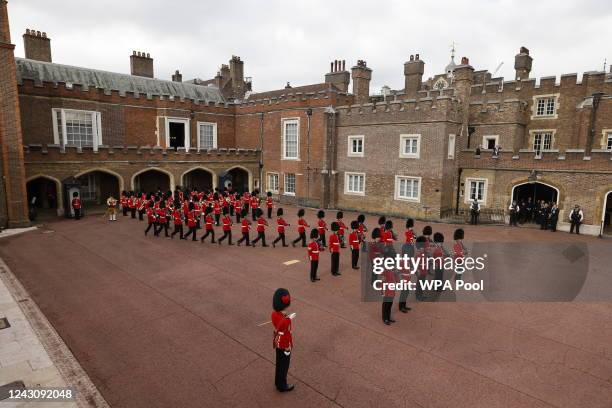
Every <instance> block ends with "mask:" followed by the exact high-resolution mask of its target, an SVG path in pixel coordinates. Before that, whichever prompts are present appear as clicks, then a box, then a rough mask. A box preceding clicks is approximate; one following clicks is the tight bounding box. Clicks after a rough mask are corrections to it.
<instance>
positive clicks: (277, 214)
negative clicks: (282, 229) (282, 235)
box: [276, 208, 283, 217]
mask: <svg viewBox="0 0 612 408" xmlns="http://www.w3.org/2000/svg"><path fill="white" fill-rule="evenodd" d="M281 215H283V209H282V208H279V209H278V210H276V216H277V217H280V216H281Z"/></svg>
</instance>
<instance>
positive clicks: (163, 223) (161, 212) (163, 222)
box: [155, 200, 170, 238]
mask: <svg viewBox="0 0 612 408" xmlns="http://www.w3.org/2000/svg"><path fill="white" fill-rule="evenodd" d="M162 229H163V230H164V234H165V235H166V238H169V237H170V235H168V223H167V217H166V202H165V201H163V200H162V201H160V202H159V208H158V209H157V228H156V230H155V236H156V237H159V233H160V232H161V230H162Z"/></svg>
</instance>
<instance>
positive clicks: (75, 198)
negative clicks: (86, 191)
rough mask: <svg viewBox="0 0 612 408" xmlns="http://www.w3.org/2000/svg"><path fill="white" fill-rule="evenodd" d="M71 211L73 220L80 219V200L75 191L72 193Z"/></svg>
mask: <svg viewBox="0 0 612 408" xmlns="http://www.w3.org/2000/svg"><path fill="white" fill-rule="evenodd" d="M71 204H72V210H73V211H74V219H75V220H80V219H81V199H80V198H79V193H77V192H76V191H75V192H74V193H72V203H71Z"/></svg>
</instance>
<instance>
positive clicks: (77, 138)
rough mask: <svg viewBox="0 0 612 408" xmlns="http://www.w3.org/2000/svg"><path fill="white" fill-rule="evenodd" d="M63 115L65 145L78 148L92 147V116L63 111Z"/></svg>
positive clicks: (85, 113) (90, 114)
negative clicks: (64, 119) (64, 118)
mask: <svg viewBox="0 0 612 408" xmlns="http://www.w3.org/2000/svg"><path fill="white" fill-rule="evenodd" d="M64 115H65V117H66V143H67V144H68V145H71V146H78V147H83V146H93V114H92V113H89V112H81V111H65V113H64ZM59 123H61V119H60V120H59ZM60 134H61V133H60Z"/></svg>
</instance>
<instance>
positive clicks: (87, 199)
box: [75, 169, 123, 209]
mask: <svg viewBox="0 0 612 408" xmlns="http://www.w3.org/2000/svg"><path fill="white" fill-rule="evenodd" d="M75 179H77V180H78V182H79V184H80V196H81V201H82V202H83V206H84V207H85V208H86V209H87V208H89V209H91V208H94V207H100V208H104V207H105V205H106V200H107V199H108V197H109V196H111V195H112V196H114V197H115V198H118V197H119V195H120V193H121V190H122V186H123V178H122V177H121V176H120V175H118V174H117V173H114V172H111V171H108V170H105V169H91V170H86V171H83V172H81V173H79V174H77V175H76V176H75Z"/></svg>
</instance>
